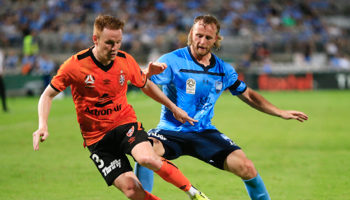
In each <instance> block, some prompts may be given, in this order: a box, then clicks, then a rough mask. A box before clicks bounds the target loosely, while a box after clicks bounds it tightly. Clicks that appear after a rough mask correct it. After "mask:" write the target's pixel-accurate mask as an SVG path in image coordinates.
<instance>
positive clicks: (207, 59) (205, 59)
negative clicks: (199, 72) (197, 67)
mask: <svg viewBox="0 0 350 200" xmlns="http://www.w3.org/2000/svg"><path fill="white" fill-rule="evenodd" d="M194 58H195V59H196V60H197V62H198V63H200V64H202V65H204V66H205V67H206V66H209V65H210V58H211V54H210V53H208V54H207V55H205V56H198V55H194Z"/></svg>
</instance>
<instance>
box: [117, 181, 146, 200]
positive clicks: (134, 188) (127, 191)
mask: <svg viewBox="0 0 350 200" xmlns="http://www.w3.org/2000/svg"><path fill="white" fill-rule="evenodd" d="M120 190H121V191H122V192H123V193H124V195H125V196H126V197H127V198H128V199H135V198H136V197H137V196H140V194H138V193H140V192H141V190H140V189H139V188H138V185H137V184H135V183H131V184H128V185H126V186H124V187H122V188H120Z"/></svg>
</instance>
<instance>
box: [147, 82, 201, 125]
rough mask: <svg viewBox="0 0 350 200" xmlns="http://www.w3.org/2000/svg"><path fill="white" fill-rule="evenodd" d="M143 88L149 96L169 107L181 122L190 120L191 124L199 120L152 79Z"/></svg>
mask: <svg viewBox="0 0 350 200" xmlns="http://www.w3.org/2000/svg"><path fill="white" fill-rule="evenodd" d="M141 90H142V92H143V93H145V94H146V95H147V96H149V97H151V98H152V99H154V100H155V101H157V102H159V103H161V104H163V105H164V106H166V107H167V108H169V110H171V112H173V114H174V117H175V119H177V120H178V121H179V122H181V123H185V122H188V123H190V124H191V125H194V122H198V120H195V119H193V118H191V117H190V116H188V114H187V113H186V112H185V111H184V110H182V109H181V108H179V107H177V106H176V105H175V104H174V103H173V102H172V101H171V100H170V99H169V98H168V97H167V96H166V95H165V94H164V93H163V92H162V91H161V90H160V89H159V88H158V86H157V85H156V84H154V83H153V82H152V81H150V80H147V83H146V85H145V87H143V88H141Z"/></svg>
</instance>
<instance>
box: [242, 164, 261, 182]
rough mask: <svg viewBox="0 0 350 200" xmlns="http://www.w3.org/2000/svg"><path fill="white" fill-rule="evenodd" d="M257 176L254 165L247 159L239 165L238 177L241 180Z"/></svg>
mask: <svg viewBox="0 0 350 200" xmlns="http://www.w3.org/2000/svg"><path fill="white" fill-rule="evenodd" d="M256 175H257V172H256V169H255V167H254V164H253V162H252V161H250V160H249V159H243V160H242V162H241V165H240V176H241V178H242V179H245V180H247V179H251V178H254V177H255V176H256Z"/></svg>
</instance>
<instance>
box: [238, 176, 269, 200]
mask: <svg viewBox="0 0 350 200" xmlns="http://www.w3.org/2000/svg"><path fill="white" fill-rule="evenodd" d="M243 181H244V184H245V188H246V189H247V191H248V194H249V196H250V198H251V199H252V200H271V199H270V196H269V193H267V190H266V187H265V184H264V181H263V180H262V178H261V176H260V175H259V174H258V175H257V176H256V177H254V178H252V179H249V180H243Z"/></svg>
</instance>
